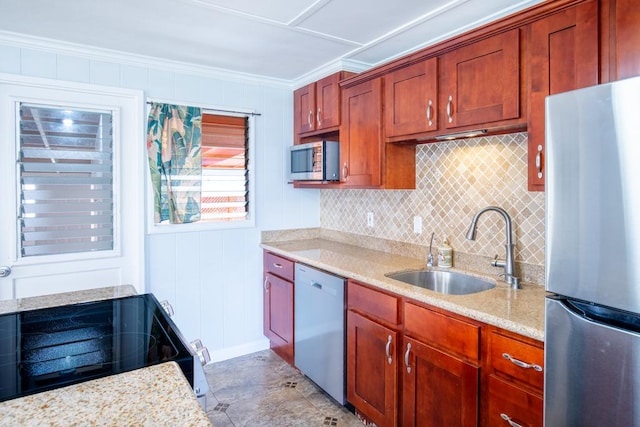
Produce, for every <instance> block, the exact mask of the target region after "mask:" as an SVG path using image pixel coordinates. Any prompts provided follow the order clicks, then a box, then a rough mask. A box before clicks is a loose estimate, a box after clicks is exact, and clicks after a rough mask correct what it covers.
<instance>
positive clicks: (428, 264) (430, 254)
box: [427, 232, 436, 268]
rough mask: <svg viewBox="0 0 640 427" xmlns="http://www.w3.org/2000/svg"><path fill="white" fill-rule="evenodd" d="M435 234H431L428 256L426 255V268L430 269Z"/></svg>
mask: <svg viewBox="0 0 640 427" xmlns="http://www.w3.org/2000/svg"><path fill="white" fill-rule="evenodd" d="M435 235H436V233H435V232H434V233H431V242H429V255H427V267H429V268H431V267H433V252H431V248H432V247H433V236H435Z"/></svg>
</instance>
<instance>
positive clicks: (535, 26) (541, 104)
mask: <svg viewBox="0 0 640 427" xmlns="http://www.w3.org/2000/svg"><path fill="white" fill-rule="evenodd" d="M528 49H529V52H528V57H529V80H530V84H529V120H528V121H529V123H528V132H529V143H528V144H529V145H528V149H529V155H528V164H529V167H528V169H529V171H528V172H529V184H528V188H529V191H543V190H544V160H545V158H544V157H545V156H544V147H545V97H546V96H547V95H552V94H555V93H560V92H566V91H569V90H573V89H578V88H581V87H585V86H591V85H595V84H598V6H597V3H596V1H595V0H591V1H589V2H586V3H583V4H580V5H578V6H574V7H571V8H569V9H566V10H564V11H562V12H558V13H556V14H554V15H551V16H549V17H547V18H544V19H541V20H539V21H536V22H534V23H532V24H531V27H530V40H529V48H528Z"/></svg>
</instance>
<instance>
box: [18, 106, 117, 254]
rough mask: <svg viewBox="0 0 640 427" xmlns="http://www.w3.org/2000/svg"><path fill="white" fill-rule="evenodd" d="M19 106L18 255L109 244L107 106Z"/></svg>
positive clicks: (110, 185) (110, 173) (110, 199)
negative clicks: (72, 107)
mask: <svg viewBox="0 0 640 427" xmlns="http://www.w3.org/2000/svg"><path fill="white" fill-rule="evenodd" d="M19 108H20V136H19V148H18V149H19V155H18V163H17V165H18V176H19V179H20V181H19V182H20V184H19V185H20V193H19V194H20V198H19V204H20V206H19V208H20V214H19V221H18V224H19V236H20V239H19V250H20V256H21V257H29V256H35V255H54V254H64V253H75V252H87V251H100V250H112V249H113V248H114V227H113V219H114V214H113V207H114V205H113V170H112V169H113V167H112V157H113V153H112V124H111V121H112V118H111V112H105V111H88V110H86V109H83V110H80V109H66V108H64V109H63V108H59V107H49V106H43V105H30V104H25V103H21V104H20V107H19Z"/></svg>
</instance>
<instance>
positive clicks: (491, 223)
mask: <svg viewBox="0 0 640 427" xmlns="http://www.w3.org/2000/svg"><path fill="white" fill-rule="evenodd" d="M489 205H495V206H500V207H502V208H503V209H505V210H506V211H507V212H508V213H509V215H510V216H511V219H512V223H513V227H514V239H515V241H516V260H518V261H522V262H527V263H530V264H537V265H542V264H543V263H544V193H539V192H528V191H527V134H526V133H516V134H509V135H499V136H491V137H483V138H472V139H465V140H457V141H450V142H438V143H434V144H423V145H419V146H418V147H417V150H416V189H415V190H322V191H321V195H320V222H321V226H322V228H326V229H331V230H336V231H344V232H349V233H355V234H362V235H366V236H373V237H378V238H383V239H389V240H397V241H401V242H406V243H414V244H419V245H428V244H429V242H428V239H429V237H430V236H431V232H432V231H433V232H435V233H436V239H437V241H438V242H441V241H442V239H443V238H444V237H446V238H447V239H449V242H450V244H451V246H453V248H454V250H459V251H461V252H465V253H469V254H475V255H484V256H491V257H493V256H494V255H496V254H499V255H500V256H501V257H502V256H504V241H505V230H504V220H503V219H502V216H500V215H499V214H497V213H494V212H487V213H486V214H484V215H483V216H482V217H481V218H480V220H479V221H478V235H477V238H476V241H473V242H472V241H468V240H466V239H465V234H466V232H467V229H468V227H469V224H470V222H471V218H473V215H474V214H475V213H476V212H477V211H478V210H480V209H482V208H483V207H485V206H489ZM367 212H373V214H374V226H373V227H367ZM414 216H421V217H422V226H423V232H422V234H415V233H414V232H413V217H414Z"/></svg>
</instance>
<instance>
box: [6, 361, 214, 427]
mask: <svg viewBox="0 0 640 427" xmlns="http://www.w3.org/2000/svg"><path fill="white" fill-rule="evenodd" d="M0 413H2V417H0V426H16V425H20V426H51V427H56V426H69V425H87V426H89V425H92V426H93V425H95V426H98V425H99V426H114V427H115V426H120V425H123V424H124V425H132V426H133V425H137V426H172V425H181V426H193V427H200V426H202V427H207V426H211V423H210V421H209V419H208V417H207V415H206V413H205V412H204V410H203V409H202V407H201V406H200V404H199V403H198V400H197V399H196V396H195V394H194V393H193V390H191V386H190V385H189V383H188V382H187V379H186V378H185V377H184V375H183V374H182V371H181V370H180V367H179V366H178V365H177V364H176V363H175V362H165V363H160V364H157V365H153V366H150V367H147V368H142V369H136V370H134V371H129V372H124V373H121V374H116V375H111V376H108V377H104V378H99V379H96V380H91V381H85V382H82V383H78V384H73V385H70V386H67V387H62V388H57V389H54V390H49V391H44V392H41V393H36V394H32V395H29V396H25V397H21V398H18V399H13V400H8V401H5V402H0Z"/></svg>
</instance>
